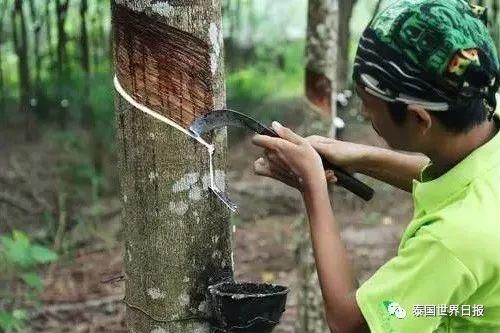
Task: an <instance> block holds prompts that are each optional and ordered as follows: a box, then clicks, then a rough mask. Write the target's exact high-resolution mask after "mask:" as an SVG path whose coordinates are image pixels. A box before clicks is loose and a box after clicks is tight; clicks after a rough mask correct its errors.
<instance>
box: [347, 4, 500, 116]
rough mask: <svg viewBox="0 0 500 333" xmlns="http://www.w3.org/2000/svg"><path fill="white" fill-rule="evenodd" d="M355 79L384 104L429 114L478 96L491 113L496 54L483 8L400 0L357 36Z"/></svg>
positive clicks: (498, 77) (498, 78)
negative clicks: (407, 106) (402, 105)
mask: <svg viewBox="0 0 500 333" xmlns="http://www.w3.org/2000/svg"><path fill="white" fill-rule="evenodd" d="M353 79H354V81H355V82H356V83H357V84H359V85H361V86H362V87H364V89H365V90H366V91H367V92H368V93H370V94H372V95H375V96H377V97H379V98H381V99H383V100H385V101H388V102H402V103H405V104H418V105H421V106H423V107H425V108H426V109H428V110H430V111H446V110H448V109H450V108H452V107H453V106H456V105H460V104H462V103H468V101H470V100H471V98H481V99H483V101H484V104H485V106H487V107H488V109H489V110H490V111H491V110H495V107H496V99H495V93H496V91H497V90H498V87H499V85H500V72H499V62H498V55H497V51H496V49H495V45H494V43H493V40H492V38H491V36H490V34H489V32H488V29H487V27H486V10H485V8H483V7H479V6H474V5H470V4H468V3H467V2H466V1H465V0H400V1H397V2H395V3H393V4H391V5H389V7H387V8H386V9H384V10H383V11H382V12H381V13H380V14H378V15H377V16H376V17H375V19H374V20H373V21H372V22H371V23H370V24H369V26H368V27H367V28H366V30H365V31H364V32H363V35H362V37H361V40H360V43H359V46H358V50H357V54H356V58H355V62H354V68H353Z"/></svg>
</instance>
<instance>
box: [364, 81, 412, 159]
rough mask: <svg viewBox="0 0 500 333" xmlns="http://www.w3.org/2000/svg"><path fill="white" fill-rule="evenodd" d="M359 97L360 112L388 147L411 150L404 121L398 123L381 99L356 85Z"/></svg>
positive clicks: (410, 142)
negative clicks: (400, 123)
mask: <svg viewBox="0 0 500 333" xmlns="http://www.w3.org/2000/svg"><path fill="white" fill-rule="evenodd" d="M356 92H357V94H358V96H359V97H360V99H361V113H362V114H363V115H364V116H365V117H366V118H368V119H370V121H371V123H372V127H373V129H374V130H375V132H377V134H378V135H379V136H380V137H382V139H384V140H385V142H387V144H388V145H389V147H391V148H393V149H398V150H406V151H411V150H413V149H412V140H410V138H411V136H410V133H409V131H408V129H407V128H406V126H405V123H406V122H405V123H404V124H402V125H398V124H396V123H395V122H394V120H393V119H392V118H391V115H390V114H389V110H388V106H387V103H386V102H385V101H383V100H382V99H380V98H378V97H375V96H372V95H370V94H368V93H367V92H365V91H364V90H363V89H361V88H359V87H356Z"/></svg>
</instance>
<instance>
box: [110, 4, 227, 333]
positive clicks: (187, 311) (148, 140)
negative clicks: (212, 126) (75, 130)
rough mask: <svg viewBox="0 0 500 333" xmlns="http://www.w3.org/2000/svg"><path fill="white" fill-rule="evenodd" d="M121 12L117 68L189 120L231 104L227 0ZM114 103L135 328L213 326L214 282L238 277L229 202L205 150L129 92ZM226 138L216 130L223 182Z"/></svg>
mask: <svg viewBox="0 0 500 333" xmlns="http://www.w3.org/2000/svg"><path fill="white" fill-rule="evenodd" d="M148 13H150V14H148ZM112 14H113V28H114V36H115V51H114V52H115V61H116V72H117V75H118V78H119V80H120V81H121V82H122V84H123V86H124V87H125V89H126V90H127V91H128V92H129V93H130V94H131V95H132V96H134V97H135V98H136V99H137V100H138V101H139V102H140V103H144V104H145V105H148V106H149V107H153V108H155V110H156V111H157V112H160V113H162V114H164V115H180V118H176V119H177V121H178V122H179V123H180V124H182V125H184V126H186V124H189V123H190V121H191V120H193V117H194V115H196V114H200V113H201V112H206V111H207V110H210V109H213V108H221V107H223V106H224V105H225V93H224V80H223V77H224V75H223V66H222V64H223V61H222V35H221V33H222V31H221V9H220V3H219V1H204V2H200V3H191V2H183V3H179V4H176V5H175V6H170V5H169V4H168V3H163V4H156V5H155V4H151V2H150V1H147V0H143V1H116V0H115V1H114V2H113V7H112ZM178 98H180V101H179V99H178ZM200 98H201V99H200ZM200 103H201V104H200ZM115 105H116V126H117V128H118V142H119V146H120V147H119V158H120V168H121V173H120V180H121V186H122V195H123V203H124V216H123V223H124V241H125V256H124V264H125V273H126V276H127V282H126V295H125V303H126V305H127V326H128V329H129V331H131V332H151V331H153V330H158V331H160V330H161V331H163V330H165V331H166V332H172V333H174V332H200V333H202V332H210V324H209V322H208V320H207V318H208V316H209V313H208V302H207V287H208V285H210V284H214V283H217V282H220V281H221V280H223V279H230V278H232V265H231V260H232V259H231V240H230V228H229V215H228V212H227V209H226V208H225V207H224V206H222V205H221V204H220V202H219V201H218V200H217V199H215V198H214V196H213V195H211V194H210V192H209V191H208V189H207V186H208V184H209V183H210V181H209V179H210V178H209V175H208V170H209V166H208V164H207V160H208V156H207V152H206V149H205V148H204V147H200V146H199V145H198V144H197V143H196V142H194V141H193V140H192V139H190V138H189V137H187V136H186V135H185V134H183V133H182V132H180V131H179V130H177V129H175V128H173V127H171V126H169V125H166V124H164V123H161V122H159V121H157V120H155V119H154V118H152V117H151V116H149V115H147V114H145V113H143V112H141V111H139V110H136V109H134V107H132V106H131V105H130V104H129V103H128V102H127V101H126V100H125V99H123V98H122V97H121V96H120V95H117V96H116V104H115ZM183 115H184V116H183ZM225 138H226V134H225V131H220V132H219V133H218V134H216V135H215V136H214V137H213V140H214V142H215V144H216V156H215V161H216V163H215V164H216V167H215V169H216V171H215V173H216V176H217V177H216V178H217V183H218V184H219V186H223V185H224V182H225V180H224V178H225V176H224V175H225V158H226V156H225V151H226V149H225Z"/></svg>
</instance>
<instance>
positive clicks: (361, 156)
mask: <svg viewBox="0 0 500 333" xmlns="http://www.w3.org/2000/svg"><path fill="white" fill-rule="evenodd" d="M307 140H308V141H309V143H310V144H311V145H312V146H313V148H314V149H316V151H318V153H320V154H321V155H323V156H324V157H325V158H326V159H327V160H328V161H330V162H331V163H333V164H336V165H338V166H339V167H342V168H345V169H346V170H348V171H350V172H358V173H362V174H365V175H367V176H370V177H373V178H376V179H378V180H380V181H383V182H384V183H387V184H390V185H393V186H395V187H398V188H400V189H402V190H405V191H407V192H411V190H412V181H413V179H418V177H419V175H420V171H421V170H422V169H423V168H424V167H425V166H426V165H427V163H429V159H428V158H427V157H425V156H422V155H413V154H405V153H400V152H395V151H392V150H389V149H384V148H379V147H373V146H367V145H362V144H357V143H352V142H346V141H339V140H334V139H330V138H325V137H322V136H317V135H315V136H311V137H309V138H307Z"/></svg>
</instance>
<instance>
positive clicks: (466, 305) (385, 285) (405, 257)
mask: <svg viewBox="0 0 500 333" xmlns="http://www.w3.org/2000/svg"><path fill="white" fill-rule="evenodd" d="M412 193H413V201H414V217H413V220H412V221H411V222H410V224H409V225H408V227H407V229H406V230H405V231H404V233H403V235H402V239H401V243H400V245H399V248H398V254H397V256H396V257H394V258H393V259H391V260H390V261H389V262H387V263H386V264H385V265H383V266H382V267H381V268H380V269H379V270H378V271H377V272H376V273H375V274H374V275H373V276H372V277H371V278H370V279H369V280H368V281H366V282H365V283H364V284H363V285H362V286H361V287H360V288H359V289H358V290H357V292H356V300H357V302H358V305H359V307H360V309H361V311H362V313H363V316H364V317H365V319H366V321H367V323H368V325H369V327H370V330H371V332H372V333H382V332H384V333H386V332H397V333H400V332H401V333H413V332H415V333H427V332H429V333H430V332H453V333H454V332H478V333H481V332H484V333H486V332H500V134H497V135H496V136H495V137H493V138H492V139H491V140H490V141H488V142H487V143H485V144H484V145H482V146H481V147H479V148H478V149H476V150H475V151H473V152H472V153H471V154H470V155H469V156H468V157H466V158H465V159H464V160H463V161H461V162H460V163H459V164H457V165H456V166H455V167H454V168H452V169H451V170H449V171H448V172H447V173H446V174H444V175H442V176H440V177H438V178H435V179H432V178H429V175H428V172H426V169H424V170H423V172H422V175H421V179H420V181H417V180H414V183H413V191H412Z"/></svg>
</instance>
